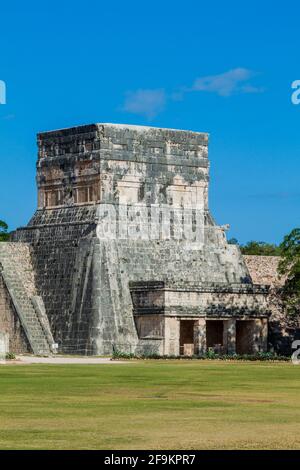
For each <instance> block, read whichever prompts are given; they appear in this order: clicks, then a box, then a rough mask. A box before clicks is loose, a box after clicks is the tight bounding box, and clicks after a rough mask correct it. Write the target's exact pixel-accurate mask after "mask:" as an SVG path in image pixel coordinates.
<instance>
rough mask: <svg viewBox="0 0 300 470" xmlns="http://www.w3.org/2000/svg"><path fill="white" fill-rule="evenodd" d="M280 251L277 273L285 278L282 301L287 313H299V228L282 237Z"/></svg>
mask: <svg viewBox="0 0 300 470" xmlns="http://www.w3.org/2000/svg"><path fill="white" fill-rule="evenodd" d="M280 250H281V260H280V263H279V266H278V272H279V274H280V275H281V276H284V277H285V283H284V286H283V289H282V300H283V302H284V304H285V306H286V308H287V312H288V313H290V314H296V313H300V228H295V229H294V230H292V231H291V233H289V235H286V236H285V237H284V239H283V242H282V243H281V245H280Z"/></svg>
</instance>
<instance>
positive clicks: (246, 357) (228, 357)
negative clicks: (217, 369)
mask: <svg viewBox="0 0 300 470" xmlns="http://www.w3.org/2000/svg"><path fill="white" fill-rule="evenodd" d="M112 359H114V360H118V359H126V360H129V359H159V360H162V359H165V360H168V361H169V360H171V359H174V360H189V359H190V360H191V359H193V360H195V359H197V360H206V359H212V360H215V359H218V360H220V361H290V357H289V356H279V355H278V354H276V353H272V352H258V353H257V354H217V353H216V352H215V351H213V350H210V351H207V352H206V353H205V354H203V355H200V356H196V355H195V356H185V357H182V356H160V355H158V354H156V353H148V354H141V355H135V354H133V353H125V352H122V351H117V350H116V351H114V353H113V355H112Z"/></svg>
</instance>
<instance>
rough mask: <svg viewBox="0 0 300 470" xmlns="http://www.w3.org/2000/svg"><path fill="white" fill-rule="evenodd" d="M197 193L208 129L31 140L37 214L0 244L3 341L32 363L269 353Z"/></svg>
mask: <svg viewBox="0 0 300 470" xmlns="http://www.w3.org/2000/svg"><path fill="white" fill-rule="evenodd" d="M208 183H209V161H208V135H207V134H205V133H198V132H191V131H182V130H173V129H159V128H152V127H141V126H131V125H118V124H94V125H87V126H80V127H74V128H70V129H63V130H58V131H52V132H44V133H41V134H39V135H38V161H37V186H38V208H37V210H36V213H35V214H34V215H33V217H32V219H31V220H30V222H29V224H28V226H27V227H22V228H19V229H18V230H16V231H15V232H14V234H13V236H12V240H11V242H9V243H0V340H1V337H2V342H3V341H6V344H7V348H9V349H10V350H11V351H14V352H26V351H27V352H34V353H35V354H50V353H51V352H54V351H58V352H62V353H69V354H94V355H96V354H97V355H101V354H110V353H112V351H114V350H118V351H122V352H132V353H144V354H159V355H172V356H174V355H176V356H178V355H193V354H196V355H199V354H203V353H204V352H205V351H207V350H208V349H210V348H213V349H214V350H217V351H219V352H220V353H229V354H231V353H235V352H237V353H241V354H243V353H255V352H258V351H266V349H267V336H268V317H269V310H268V304H267V295H268V288H267V287H266V286H264V285H257V284H254V283H253V282H252V279H251V276H250V274H249V271H248V268H247V266H246V264H245V261H244V259H243V257H242V255H241V253H240V250H239V248H238V247H237V246H235V245H231V244H228V243H227V240H226V235H225V230H226V227H221V226H218V225H216V223H215V221H214V219H213V217H212V215H211V214H210V211H209V207H208ZM186 228H187V229H186Z"/></svg>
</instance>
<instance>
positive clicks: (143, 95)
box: [123, 89, 166, 120]
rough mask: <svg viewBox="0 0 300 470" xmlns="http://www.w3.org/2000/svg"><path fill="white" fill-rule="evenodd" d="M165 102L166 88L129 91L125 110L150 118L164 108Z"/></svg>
mask: <svg viewBox="0 0 300 470" xmlns="http://www.w3.org/2000/svg"><path fill="white" fill-rule="evenodd" d="M165 104H166V93H165V90H163V89H153V90H145V89H139V90H136V91H130V92H128V93H127V96H126V99H125V103H124V106H123V111H126V112H128V113H133V114H140V115H142V116H145V117H146V118H147V119H149V120H150V119H153V118H154V117H155V116H156V115H157V114H159V113H160V112H161V111H163V110H164V108H165Z"/></svg>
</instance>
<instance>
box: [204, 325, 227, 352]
mask: <svg viewBox="0 0 300 470" xmlns="http://www.w3.org/2000/svg"><path fill="white" fill-rule="evenodd" d="M223 333H224V322H223V320H206V347H207V349H209V348H212V349H213V350H214V351H215V352H217V353H223V352H224V351H223V349H224V339H223V336H224V335H223Z"/></svg>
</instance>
